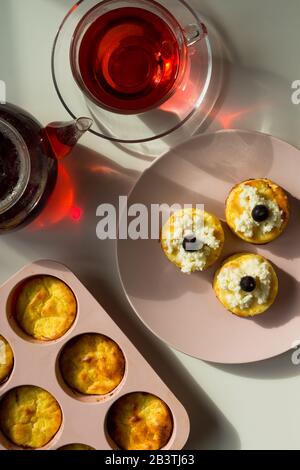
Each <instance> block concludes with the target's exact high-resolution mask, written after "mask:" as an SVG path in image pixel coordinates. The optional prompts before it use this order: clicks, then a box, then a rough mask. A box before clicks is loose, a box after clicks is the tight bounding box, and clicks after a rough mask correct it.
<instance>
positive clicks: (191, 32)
mask: <svg viewBox="0 0 300 470" xmlns="http://www.w3.org/2000/svg"><path fill="white" fill-rule="evenodd" d="M184 36H185V39H186V42H187V45H188V46H192V45H193V44H195V43H196V42H198V41H201V40H202V39H204V38H205V37H206V36H207V28H206V26H205V24H203V23H197V24H196V23H195V24H189V25H187V26H186V28H185V29H184Z"/></svg>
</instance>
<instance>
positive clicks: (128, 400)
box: [107, 392, 173, 450]
mask: <svg viewBox="0 0 300 470" xmlns="http://www.w3.org/2000/svg"><path fill="white" fill-rule="evenodd" d="M107 429H108V433H109V435H110V437H111V439H112V440H113V441H114V442H115V443H116V445H117V446H118V447H119V448H120V449H123V450H158V449H162V448H163V447H164V446H165V445H166V444H167V443H168V441H169V440H170V437H171V435H172V432H173V418H172V414H171V411H170V409H169V407H168V406H167V405H166V403H165V402H164V401H162V400H161V399H160V398H158V397H156V396H154V395H151V394H150V393H144V392H135V393H129V394H127V395H124V396H123V397H121V398H119V399H118V400H117V401H116V402H115V403H114V404H113V405H112V407H111V408H110V410H109V412H108V417H107Z"/></svg>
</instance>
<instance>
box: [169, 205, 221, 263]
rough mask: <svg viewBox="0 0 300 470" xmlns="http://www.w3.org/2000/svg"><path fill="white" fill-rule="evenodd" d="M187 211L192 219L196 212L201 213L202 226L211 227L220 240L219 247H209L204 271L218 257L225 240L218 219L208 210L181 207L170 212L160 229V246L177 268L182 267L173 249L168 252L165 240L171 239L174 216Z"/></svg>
mask: <svg viewBox="0 0 300 470" xmlns="http://www.w3.org/2000/svg"><path fill="white" fill-rule="evenodd" d="M187 213H188V214H191V215H192V218H193V219H194V218H195V217H196V214H197V213H201V214H202V215H203V222H204V226H208V227H212V228H213V233H214V236H215V238H216V239H217V240H218V241H219V242H220V243H219V247H218V248H217V249H215V250H213V249H211V251H210V254H209V256H208V257H207V260H206V263H205V266H204V268H203V271H204V270H206V269H208V268H210V267H211V266H212V265H213V264H214V263H215V262H216V261H217V260H218V258H219V257H220V255H221V253H222V250H223V246H224V240H225V236H224V230H223V227H222V224H221V222H220V220H219V219H218V218H217V217H216V216H215V215H213V214H210V213H209V212H206V211H201V210H199V209H195V208H190V209H182V210H181V211H179V212H176V213H174V214H172V215H171V217H170V218H169V219H168V221H167V222H166V224H165V225H164V227H163V229H162V233H161V246H162V249H163V251H164V253H165V255H166V257H167V258H168V259H169V261H171V262H172V263H173V264H175V266H177V267H178V268H180V269H182V263H179V262H178V261H177V252H176V251H175V252H173V253H172V254H170V253H169V252H168V245H167V240H168V239H170V238H171V239H172V236H173V233H174V218H175V217H178V216H182V217H183V216H184V214H187ZM194 271H195V270H194Z"/></svg>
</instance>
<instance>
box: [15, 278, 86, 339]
mask: <svg viewBox="0 0 300 470" xmlns="http://www.w3.org/2000/svg"><path fill="white" fill-rule="evenodd" d="M76 313H77V302H76V299H75V296H74V294H73V292H72V291H71V289H70V288H69V287H68V286H67V285H66V284H65V283H64V282H62V281H61V280H59V279H57V278H56V277H52V276H36V277H33V278H31V279H29V280H28V281H26V282H25V283H24V284H23V285H22V286H21V288H20V291H19V292H18V297H17V299H16V321H17V322H18V324H19V326H20V327H21V328H22V330H24V331H25V333H27V334H28V335H30V336H32V337H33V338H35V339H37V340H40V341H51V340H55V339H57V338H60V337H61V336H63V335H64V334H65V333H66V332H67V331H68V330H69V328H70V327H71V326H72V324H73V322H74V320H75V317H76Z"/></svg>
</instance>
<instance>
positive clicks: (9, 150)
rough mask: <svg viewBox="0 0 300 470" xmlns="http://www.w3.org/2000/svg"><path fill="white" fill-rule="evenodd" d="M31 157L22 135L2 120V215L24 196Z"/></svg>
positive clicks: (0, 175) (0, 197)
mask: <svg viewBox="0 0 300 470" xmlns="http://www.w3.org/2000/svg"><path fill="white" fill-rule="evenodd" d="M30 169H31V165H30V156H29V153H28V148H27V145H26V143H25V141H24V139H23V137H22V136H21V134H20V133H19V132H18V131H17V130H16V129H15V128H14V127H13V126H12V125H11V124H9V123H8V122H7V121H5V120H3V119H0V214H2V213H3V212H5V211H7V210H8V209H10V208H11V207H12V206H13V205H14V204H15V203H16V202H17V201H18V200H19V199H20V198H21V196H22V195H23V193H24V191H25V189H26V187H27V184H28V181H29V176H30Z"/></svg>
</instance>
